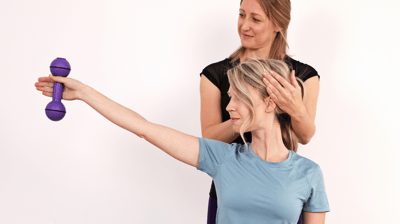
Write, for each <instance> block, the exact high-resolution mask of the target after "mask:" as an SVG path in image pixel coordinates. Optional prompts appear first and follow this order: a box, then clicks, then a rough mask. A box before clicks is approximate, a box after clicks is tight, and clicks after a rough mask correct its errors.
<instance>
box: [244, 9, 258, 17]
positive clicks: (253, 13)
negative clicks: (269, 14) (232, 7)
mask: <svg viewBox="0 0 400 224" xmlns="http://www.w3.org/2000/svg"><path fill="white" fill-rule="evenodd" d="M239 11H243V12H246V11H244V9H239ZM250 14H252V15H256V16H262V15H261V14H258V13H255V12H252V13H250Z"/></svg>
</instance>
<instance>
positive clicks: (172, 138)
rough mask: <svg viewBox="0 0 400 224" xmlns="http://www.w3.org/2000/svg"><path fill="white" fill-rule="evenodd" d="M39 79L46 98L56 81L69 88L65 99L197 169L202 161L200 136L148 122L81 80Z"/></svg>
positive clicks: (50, 93)
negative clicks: (96, 113) (101, 116)
mask: <svg viewBox="0 0 400 224" xmlns="http://www.w3.org/2000/svg"><path fill="white" fill-rule="evenodd" d="M50 78H51V79H52V80H50V79H49V78H39V82H38V83H36V84H35V86H36V88H37V89H38V90H39V91H42V92H43V95H46V96H51V95H52V86H53V85H52V84H53V83H52V81H56V82H60V83H63V84H64V85H65V90H64V93H63V98H64V99H69V100H75V99H79V100H82V101H84V102H86V103H87V104H88V105H90V106H91V107H92V108H93V109H95V110H96V111H97V112H99V113H100V114H101V115H103V116H104V117H105V118H107V119H108V120H110V121H111V122H113V123H114V124H116V125H118V126H120V127H121V128H123V129H126V130H128V131H130V132H132V133H134V134H136V135H137V136H139V137H141V138H144V139H145V140H146V141H148V142H150V143H151V144H153V145H155V146H157V147H158V148H160V149H162V150H163V151H164V152H166V153H167V154H169V155H170V156H172V157H174V158H175V159H177V160H179V161H181V162H184V163H186V164H189V165H191V166H194V167H197V166H198V161H199V141H198V139H197V137H194V136H191V135H187V134H184V133H181V132H179V131H176V130H173V129H171V128H168V127H164V126H162V125H158V124H153V123H151V122H148V121H147V120H146V119H144V118H143V117H142V116H140V115H139V114H138V113H136V112H134V111H132V110H130V109H128V108H126V107H124V106H122V105H120V104H118V103H116V102H114V101H112V100H110V99H109V98H107V97H106V96H104V95H103V94H101V93H99V92H97V91H96V90H94V89H93V88H91V87H89V86H87V85H84V84H82V83H81V82H79V81H78V80H74V79H70V78H62V77H53V76H51V77H50Z"/></svg>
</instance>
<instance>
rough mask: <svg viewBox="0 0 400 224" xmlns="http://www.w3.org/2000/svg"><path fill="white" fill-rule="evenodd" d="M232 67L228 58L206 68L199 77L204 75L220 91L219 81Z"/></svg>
mask: <svg viewBox="0 0 400 224" xmlns="http://www.w3.org/2000/svg"><path fill="white" fill-rule="evenodd" d="M232 67H233V63H231V59H230V58H226V59H224V60H222V61H218V62H215V63H212V64H210V65H208V66H206V67H205V68H204V69H203V71H202V72H201V73H200V75H204V76H205V77H207V78H208V80H210V81H211V82H212V83H213V84H214V85H215V86H217V87H218V88H219V89H221V80H222V78H223V77H224V76H226V73H227V71H228V70H229V69H231V68H232Z"/></svg>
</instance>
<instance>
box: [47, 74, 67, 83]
mask: <svg viewBox="0 0 400 224" xmlns="http://www.w3.org/2000/svg"><path fill="white" fill-rule="evenodd" d="M49 78H50V79H51V80H53V81H54V82H59V83H63V84H64V83H65V82H66V81H67V78H64V77H61V76H54V75H52V74H50V75H49Z"/></svg>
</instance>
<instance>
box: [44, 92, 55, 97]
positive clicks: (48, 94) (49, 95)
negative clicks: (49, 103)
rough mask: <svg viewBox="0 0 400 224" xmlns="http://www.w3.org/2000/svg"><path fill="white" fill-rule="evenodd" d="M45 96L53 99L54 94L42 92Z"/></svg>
mask: <svg viewBox="0 0 400 224" xmlns="http://www.w3.org/2000/svg"><path fill="white" fill-rule="evenodd" d="M42 94H43V95H45V96H48V97H52V96H53V93H49V92H42Z"/></svg>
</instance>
